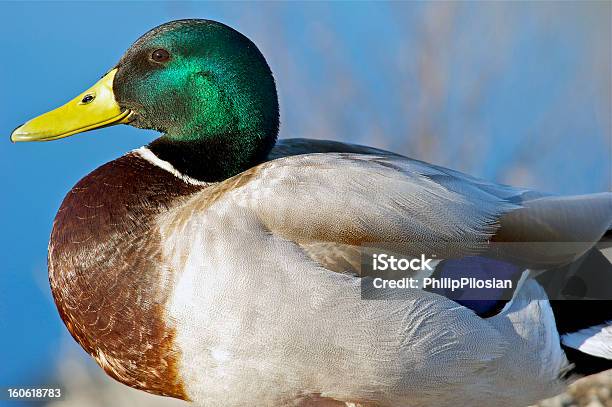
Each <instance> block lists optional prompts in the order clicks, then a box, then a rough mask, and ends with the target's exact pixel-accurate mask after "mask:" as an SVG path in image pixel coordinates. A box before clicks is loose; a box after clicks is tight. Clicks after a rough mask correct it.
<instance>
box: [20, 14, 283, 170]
mask: <svg viewBox="0 0 612 407" xmlns="http://www.w3.org/2000/svg"><path fill="white" fill-rule="evenodd" d="M105 90H106V92H105ZM107 93H110V96H109V95H107ZM71 104H72V105H71ZM68 109H71V111H70V112H68ZM79 109H80V110H79ZM86 109H88V110H87V111H86ZM47 115H53V117H49V118H48V119H46V118H45V116H47ZM62 115H64V116H62ZM66 115H69V116H70V117H65V116H66ZM75 118H78V120H77V121H78V123H73V124H70V125H65V126H58V125H53V126H50V122H51V119H53V122H55V123H57V122H58V119H59V120H62V122H64V123H65V122H70V120H72V121H74V120H73V119H75ZM116 123H129V124H131V125H133V126H135V127H140V128H146V129H154V130H157V131H160V132H162V133H163V135H162V136H161V137H160V138H159V139H157V140H155V141H154V142H153V143H151V144H150V145H149V148H150V149H151V150H152V151H153V152H154V153H155V154H156V155H157V156H158V157H159V158H161V159H162V160H166V161H169V162H170V163H171V164H173V165H174V166H175V168H177V169H178V170H179V171H181V172H183V173H185V174H186V175H190V176H192V177H195V178H198V179H202V180H207V181H216V180H221V179H225V178H227V177H230V176H232V175H235V174H237V173H239V172H241V171H243V170H244V169H246V168H249V167H250V166H252V165H255V164H256V163H258V162H259V161H261V160H263V159H264V158H265V156H266V155H267V153H268V152H269V151H270V149H271V148H272V146H273V145H274V142H275V140H276V136H277V133H278V126H279V119H278V99H277V95H276V87H275V85H274V78H273V77H272V73H271V71H270V68H269V67H268V64H267V63H266V60H265V59H264V57H263V56H262V54H261V53H260V52H259V50H258V49H257V47H256V46H255V45H254V44H253V42H251V41H250V40H249V39H248V38H246V37H245V36H244V35H242V34H240V33H239V32H237V31H235V30H234V29H232V28H230V27H228V26H226V25H224V24H221V23H218V22H215V21H210V20H179V21H173V22H169V23H166V24H163V25H161V26H159V27H157V28H154V29H153V30H151V31H149V32H148V33H146V34H145V35H143V36H142V37H141V38H140V39H138V40H137V41H136V42H135V43H134V44H133V45H132V46H131V47H130V48H129V49H128V51H127V52H126V53H125V54H124V56H123V57H122V58H121V60H120V61H119V63H118V64H117V66H116V67H115V68H114V69H113V70H111V71H110V72H109V73H108V74H107V75H106V76H105V77H104V78H102V80H101V81H100V82H98V83H97V84H96V85H95V86H94V87H92V88H91V89H89V90H88V91H86V92H84V93H83V94H82V95H79V97H77V98H76V99H74V100H73V101H71V102H69V103H68V104H67V105H65V106H63V107H61V108H59V109H57V110H56V111H53V112H50V113H47V114H46V115H43V116H41V117H39V118H36V119H33V120H32V121H30V122H28V123H26V124H25V125H23V126H21V127H20V128H18V129H16V130H15V132H14V133H13V135H12V139H13V141H31V140H51V139H56V138H61V137H65V136H67V135H71V134H75V133H77V132H81V131H86V130H91V129H93V128H96V127H100V126H107V125H110V124H116ZM45 125H47V127H46V128H45V127H44V126H45Z"/></svg>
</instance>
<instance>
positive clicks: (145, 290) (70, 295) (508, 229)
mask: <svg viewBox="0 0 612 407" xmlns="http://www.w3.org/2000/svg"><path fill="white" fill-rule="evenodd" d="M118 124H127V125H130V126H133V127H136V128H141V129H152V130H156V131H158V132H159V133H161V136H160V137H159V138H157V139H156V140H154V141H152V142H151V143H149V144H147V145H146V146H143V147H141V148H138V149H136V150H133V151H130V152H128V153H126V154H125V155H123V156H121V157H119V158H117V159H115V160H113V161H110V162H108V163H106V164H104V165H102V166H101V167H99V168H97V169H96V170H94V171H93V172H91V173H90V174H88V175H86V176H85V177H84V178H82V179H81V180H80V181H79V182H78V183H77V184H76V185H75V186H74V187H73V188H72V190H71V191H70V192H68V194H67V195H66V197H65V198H64V200H63V202H62V203H61V206H60V208H59V210H58V212H57V215H56V217H55V220H54V222H53V230H52V233H51V237H50V242H49V247H48V271H49V281H50V286H51V291H52V295H53V298H54V301H55V304H56V306H57V310H58V312H59V315H60V316H61V319H62V320H63V322H64V324H65V326H66V328H67V329H68V331H69V332H70V334H71V335H72V337H73V338H74V339H75V340H76V342H77V343H78V344H79V345H80V346H81V347H82V348H83V349H84V350H85V351H86V352H87V353H88V354H89V355H91V357H92V358H93V359H94V360H95V361H96V363H97V364H98V365H99V366H100V367H101V368H102V369H103V370H104V371H105V372H106V373H107V374H108V375H109V376H111V377H112V378H114V379H116V380H117V381H119V382H121V383H123V384H125V385H127V386H130V387H132V388H136V389H140V390H143V391H146V392H150V393H153V394H157V395H162V396H168V397H174V398H178V399H182V400H186V401H190V402H193V403H195V404H197V405H202V406H220V405H223V406H244V405H257V406H370V407H373V406H380V407H383V406H411V407H419V406H432V405H435V406H439V407H444V406H456V405H464V406H475V405H504V406H525V405H529V404H531V403H534V402H536V401H537V400H540V399H543V398H547V397H550V396H553V395H556V394H559V393H560V392H562V391H563V390H564V389H565V387H566V386H567V385H568V384H569V383H570V382H572V381H573V380H575V379H576V378H578V377H581V376H584V375H588V374H593V373H597V372H600V371H603V370H605V369H610V368H612V307H610V306H609V304H610V303H609V302H606V301H608V300H610V298H612V297H608V295H610V294H611V292H612V289H611V288H610V285H611V284H610V282H612V271H610V263H609V261H608V259H609V255H606V249H607V248H608V247H609V244H608V245H607V246H606V242H609V240H610V239H609V238H610V235H611V234H610V229H612V194H611V193H610V192H602V193H595V194H588V195H581V196H557V195H551V194H545V193H540V192H538V191H532V190H528V189H523V188H516V187H512V186H508V185H502V184H497V183H495V182H489V181H486V180H482V179H479V178H475V177H472V176H469V175H466V174H463V173H460V172H458V171H454V170H450V169H447V168H443V167H440V166H436V165H433V164H429V163H426V162H423V161H418V160H416V159H411V158H407V157H405V156H402V155H399V154H396V153H393V152H389V151H384V150H381V149H376V148H373V147H367V146H359V145H353V144H347V143H342V142H338V141H326V140H318V139H280V140H277V137H278V133H279V103H278V98H277V92H276V84H275V80H274V77H273V75H272V72H271V69H270V67H269V66H268V63H267V62H266V60H265V58H264V56H263V55H262V53H261V52H260V51H259V49H258V48H257V46H256V45H255V44H254V43H253V42H252V41H251V40H249V39H248V38H247V37H246V36H244V35H243V34H241V33H239V32H238V31H236V30H234V29H233V28H231V27H229V26H227V25H225V24H222V23H220V22H216V21H212V20H203V19H188V20H177V21H171V22H168V23H165V24H162V25H160V26H158V27H156V28H153V29H152V30H150V31H149V32H147V33H146V34H144V35H143V36H142V37H140V38H139V39H138V40H137V41H136V42H135V43H134V44H133V45H132V46H131V47H130V48H129V49H128V50H127V52H126V53H125V54H124V55H123V56H122V57H121V59H120V60H119V62H118V63H117V65H116V66H114V67H113V68H112V69H111V70H109V71H108V72H107V73H106V74H104V75H103V77H102V78H101V79H100V80H99V81H98V82H97V83H96V84H94V85H93V86H92V87H91V88H90V89H88V90H86V91H85V92H83V93H82V94H80V95H78V96H77V97H76V98H74V99H73V100H71V101H70V102H68V103H67V104H65V105H63V106H61V107H59V108H57V109H55V110H52V111H50V112H48V113H45V114H42V115H41V116H38V117H36V118H34V119H31V120H29V121H27V122H26V123H25V124H23V125H21V126H19V127H17V128H16V129H15V130H14V131H13V132H12V134H11V140H12V141H13V142H26V141H50V140H56V139H60V138H64V137H68V136H72V135H74V134H77V133H82V132H86V131H91V130H94V129H98V128H102V127H109V126H113V125H118ZM568 242H569V243H568ZM383 250H387V252H386V253H387V255H386V256H387V257H386V258H387V259H390V257H391V254H397V255H398V256H406V257H405V258H406V259H412V260H414V259H418V258H419V255H427V256H428V258H427V259H424V258H423V259H422V260H424V261H423V262H422V264H421V269H423V270H420V269H419V270H408V271H401V273H404V274H403V275H409V276H415V277H419V278H421V280H417V281H421V282H424V281H425V280H426V279H429V280H428V281H438V282H442V283H440V284H438V285H437V286H436V287H429V288H426V287H424V286H419V287H417V288H413V289H406V288H404V289H397V288H396V289H391V288H388V287H387V288H386V289H380V288H379V287H378V285H380V284H378V285H377V281H378V283H380V281H382V280H377V279H376V270H374V269H372V268H371V267H369V264H370V257H369V256H370V255H372V253H373V252H376V251H378V252H379V253H382V251H383ZM606 256H608V257H606ZM378 259H381V260H382V257H380V256H379V257H378ZM430 260H432V261H431V262H430ZM387 263H389V262H387ZM398 264H401V262H400V263H398ZM405 264H409V265H418V264H416V263H412V262H408V263H405ZM419 264H420V263H419ZM430 266H433V267H430ZM417 268H418V267H415V269H417ZM430 269H431V270H430ZM595 269H596V270H597V272H594V271H593V270H595ZM473 270H477V271H478V273H480V274H478V275H479V276H481V277H482V276H484V277H486V279H485V280H487V281H494V280H495V279H497V280H496V281H504V282H509V284H503V286H499V285H498V284H497V283H494V284H492V287H489V288H488V289H489V291H486V295H485V294H483V293H482V292H481V294H477V291H475V290H477V289H478V288H477V287H476V288H474V289H473V290H471V289H470V288H469V287H467V288H465V289H463V290H462V292H463V294H462V295H459V294H458V293H456V292H454V291H455V290H454V289H453V288H452V284H451V288H450V289H449V287H446V286H445V284H443V282H444V281H451V280H453V279H456V278H457V276H459V275H464V274H462V273H467V272H470V271H473ZM396 271H397V270H396ZM397 272H400V271H397ZM406 273H409V274H406ZM394 275H396V274H394ZM385 281H386V280H385ZM389 281H391V280H389ZM470 281H471V280H470ZM483 281H484V280H483ZM571 281H573V282H574V284H571V283H569V282H571ZM576 281H578V282H579V283H580V284H575V282H576ZM594 282H595V283H594ZM568 287H569V288H568ZM576 287H578V288H580V289H577V288H576ZM568 289H569V291H570V292H569V294H568V292H567V291H568ZM465 295H467V297H465ZM563 295H565V297H563V298H562V296H563ZM485 296H486V298H485ZM586 297H588V298H590V299H591V300H590V301H586V300H584V298H586Z"/></svg>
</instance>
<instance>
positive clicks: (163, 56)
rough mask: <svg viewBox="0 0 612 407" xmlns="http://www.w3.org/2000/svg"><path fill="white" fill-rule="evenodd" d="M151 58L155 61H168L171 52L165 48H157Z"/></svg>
mask: <svg viewBox="0 0 612 407" xmlns="http://www.w3.org/2000/svg"><path fill="white" fill-rule="evenodd" d="M151 59H152V60H153V61H155V62H166V61H167V60H169V59H170V53H169V52H168V51H166V50H165V49H161V48H160V49H156V50H155V51H153V53H152V54H151Z"/></svg>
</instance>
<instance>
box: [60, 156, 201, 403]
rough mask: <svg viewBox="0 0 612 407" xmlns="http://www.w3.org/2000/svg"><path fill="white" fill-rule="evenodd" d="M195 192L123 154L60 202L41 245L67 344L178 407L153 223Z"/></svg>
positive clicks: (179, 389)
mask: <svg viewBox="0 0 612 407" xmlns="http://www.w3.org/2000/svg"><path fill="white" fill-rule="evenodd" d="M201 188H202V187H198V186H194V185H190V184H187V183H184V182H183V181H181V180H179V179H178V178H176V177H175V176H173V175H172V174H170V173H169V172H167V171H165V170H163V169H160V168H158V167H156V166H154V165H152V164H150V163H149V162H147V161H146V160H144V159H143V158H141V157H140V156H138V155H136V154H134V153H130V154H128V155H126V156H123V157H121V158H119V159H117V160H115V161H112V162H110V163H107V164H105V165H103V166H102V167H100V168H98V169H97V170H95V171H94V172H92V173H91V174H89V175H88V176H86V177H85V178H83V179H82V180H81V181H79V183H78V184H77V185H76V186H75V187H74V188H73V189H72V190H71V191H70V192H69V193H68V195H67V196H66V197H65V198H64V201H63V203H62V205H61V207H60V210H59V211H58V213H57V215H56V218H55V222H54V225H53V232H52V234H51V241H50V244H49V280H50V283H51V290H52V293H53V297H54V299H55V303H56V305H57V308H58V310H59V313H60V315H61V317H62V319H63V320H64V323H65V324H66V327H67V328H68V330H69V331H70V333H71V334H72V336H73V337H74V338H75V339H76V341H77V342H78V343H79V344H80V345H81V346H82V347H83V348H84V349H85V350H86V351H87V352H88V353H89V354H91V355H92V356H93V357H94V358H95V359H96V361H97V362H98V364H99V365H100V366H101V367H102V368H103V369H104V370H105V371H106V372H107V373H108V374H109V375H111V376H112V377H114V378H115V379H117V380H119V381H120V382H123V383H125V384H127V385H129V386H131V387H134V388H138V389H141V390H145V391H148V392H151V393H155V394H160V395H165V396H172V397H177V398H181V399H186V398H187V397H186V395H185V392H184V389H183V385H182V383H181V380H180V378H179V377H178V372H177V360H178V356H179V355H178V353H177V352H178V351H177V350H176V348H175V346H174V344H173V339H174V329H173V327H172V326H171V325H170V324H168V323H167V322H166V321H165V320H164V309H165V304H166V302H167V301H168V299H169V298H168V297H169V296H170V294H171V292H170V290H171V287H172V284H171V283H172V280H173V273H174V271H173V270H168V269H167V268H165V267H163V265H162V261H161V248H160V244H161V239H160V236H159V232H158V230H157V228H156V227H155V225H154V221H155V216H156V215H157V214H158V213H160V212H162V211H165V210H167V209H168V208H169V207H171V206H172V205H173V203H176V201H177V200H180V199H182V198H183V197H185V196H188V195H190V194H192V193H194V192H196V191H197V190H199V189H201Z"/></svg>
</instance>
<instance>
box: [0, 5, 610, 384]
mask: <svg viewBox="0 0 612 407" xmlns="http://www.w3.org/2000/svg"><path fill="white" fill-rule="evenodd" d="M610 4H611V3H609V2H599V3H595V2H591V3H588V2H583V3H582V4H579V3H573V2H540V3H532V4H529V3H522V2H521V3H518V2H517V3H492V2H491V3H479V2H465V3H445V2H436V3H331V4H330V3H197V2H195V3H192V2H190V3H186V2H155V3H143V2H131V3H123V2H122V3H119V2H116V3H87V4H78V3H62V2H44V3H34V2H30V3H0V15H2V24H0V41H1V44H2V47H1V48H0V57H1V60H2V63H1V65H0V89H1V94H0V112H1V116H0V132H1V134H3V135H4V138H3V139H1V140H0V180H1V185H2V199H1V200H0V213H1V214H2V232H3V233H1V234H0V250H1V256H2V258H1V268H2V269H1V270H0V333H1V334H0V360H1V361H2V363H0V387H1V386H9V385H17V384H19V385H25V384H35V383H38V382H40V381H42V380H47V379H45V378H46V377H48V375H52V374H53V373H52V372H53V371H54V368H55V366H56V363H57V362H58V360H59V359H60V358H61V357H62V355H63V352H65V348H66V347H68V348H75V349H77V345H76V344H75V343H74V342H73V341H72V340H71V339H69V340H67V339H66V337H67V335H68V334H67V331H66V330H65V328H64V326H63V324H62V322H61V320H60V319H59V316H58V314H57V312H56V309H55V306H54V304H53V301H52V298H51V294H50V290H49V287H48V281H47V274H46V273H47V272H46V249H47V242H48V237H49V234H50V230H51V227H52V222H53V217H54V215H55V212H56V211H57V208H58V206H59V204H60V202H61V200H62V198H63V196H64V195H65V194H66V193H67V192H68V191H69V190H70V188H71V187H72V186H73V185H74V184H75V183H76V182H77V181H78V180H79V179H80V178H81V177H83V176H84V175H85V174H87V173H88V172H89V171H91V170H93V169H95V168H96V167H98V166H99V165H101V164H103V163H104V162H107V161H110V160H112V159H114V158H116V157H118V156H120V155H121V154H123V153H125V152H126V151H128V150H130V149H133V148H136V147H139V146H141V145H143V144H146V143H147V142H149V141H151V140H152V139H153V138H154V137H156V135H155V134H154V133H153V132H148V131H144V130H138V129H134V128H131V127H128V126H117V127H111V128H107V129H102V130H97V131H95V132H90V133H85V134H80V135H77V136H75V137H71V138H68V139H63V140H59V141H55V142H51V143H29V144H28V143H23V144H11V143H10V142H9V135H10V133H11V131H12V130H13V128H15V127H16V126H17V125H19V124H21V123H23V122H24V121H25V120H27V119H29V118H31V117H33V116H35V115H38V114H40V113H43V112H45V111H47V110H49V109H52V108H55V107H57V106H59V105H60V104H63V103H64V102H66V101H67V100H69V99H71V98H72V97H74V96H76V95H77V94H79V93H80V92H82V91H83V90H85V89H86V88H88V87H89V86H90V85H91V84H93V83H94V82H95V81H97V79H98V78H99V77H100V76H101V75H102V74H104V73H105V72H106V71H107V70H108V69H109V68H110V67H112V66H113V65H114V64H115V63H116V62H117V61H118V59H119V58H120V56H121V54H122V53H123V52H124V50H125V49H127V48H128V47H129V46H130V44H131V43H132V42H133V41H134V40H136V39H137V38H138V37H139V36H140V35H141V34H143V33H144V32H145V31H147V30H149V29H150V28H152V27H154V26H156V25H159V24H161V23H163V22H166V21H169V20H172V19H177V18H210V19H215V20H219V21H222V22H224V23H226V24H229V25H231V26H233V27H234V28H236V29H238V30H239V31H241V32H242V33H244V34H245V35H247V36H248V37H250V38H251V39H252V40H253V41H254V42H255V43H256V44H257V45H258V46H259V47H260V49H261V50H262V52H263V53H264V55H265V56H266V57H267V59H268V61H269V63H270V66H271V68H272V71H273V72H274V73H275V77H276V80H277V85H278V88H279V96H280V101H281V121H282V127H281V137H312V138H331V139H337V140H344V141H350V142H357V143H362V144H369V145H375V146H378V147H383V148H388V149H392V150H394V151H397V152H401V153H403V154H406V155H409V156H412V157H415V158H420V159H424V160H428V161H432V162H435V163H437V164H441V165H445V166H450V167H453V168H455V169H459V170H462V171H466V172H470V173H471V174H473V175H477V176H480V177H485V178H488V179H494V180H497V181H501V182H508V183H513V184H521V185H523V186H528V187H533V188H538V189H543V190H546V191H549V192H554V193H567V194H580V193H588V192H596V191H602V190H609V189H610V177H611V170H610V165H611V124H610V120H611V119H610V109H611V102H610V99H611V91H610V72H611V62H610V49H611V48H612V47H611V43H610V41H611V40H610V38H611V32H610V15H611V14H610ZM77 352H79V353H78V354H79V355H82V357H83V358H85V356H84V352H82V351H80V350H79V351H77Z"/></svg>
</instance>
